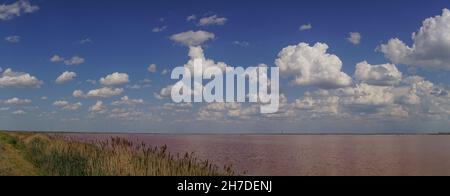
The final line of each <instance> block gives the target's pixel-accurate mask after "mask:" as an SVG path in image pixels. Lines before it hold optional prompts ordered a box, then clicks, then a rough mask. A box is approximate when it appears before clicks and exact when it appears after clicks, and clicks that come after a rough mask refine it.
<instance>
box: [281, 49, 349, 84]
mask: <svg viewBox="0 0 450 196" xmlns="http://www.w3.org/2000/svg"><path fill="white" fill-rule="evenodd" d="M327 50H328V45H327V44H323V43H316V44H315V45H314V46H310V45H309V44H307V43H300V44H298V45H293V46H288V47H286V48H284V49H283V50H282V51H281V52H280V53H279V54H278V59H277V60H276V61H275V64H276V65H277V66H278V67H279V68H280V72H281V74H285V75H293V76H294V77H295V79H294V80H293V83H294V84H296V85H303V86H305V85H312V86H317V87H320V88H338V87H344V86H349V85H350V84H352V78H351V77H350V76H348V75H347V74H345V73H344V72H342V71H341V69H342V61H341V60H340V59H339V57H337V56H336V55H333V54H328V53H327Z"/></svg>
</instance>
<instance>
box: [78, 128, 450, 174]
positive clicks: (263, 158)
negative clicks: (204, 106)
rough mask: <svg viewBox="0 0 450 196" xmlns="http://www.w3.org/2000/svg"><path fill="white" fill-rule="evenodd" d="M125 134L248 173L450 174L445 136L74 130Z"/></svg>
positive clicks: (448, 140)
mask: <svg viewBox="0 0 450 196" xmlns="http://www.w3.org/2000/svg"><path fill="white" fill-rule="evenodd" d="M72 136H75V137H77V138H81V139H86V140H102V139H106V138H110V137H113V136H114V137H115V136H119V137H124V138H128V139H130V140H134V141H143V142H145V143H147V144H149V145H152V146H162V145H167V146H168V150H169V151H170V152H172V153H186V152H195V154H196V155H197V156H198V157H199V158H201V159H208V160H210V161H212V162H214V163H215V164H217V165H219V166H223V165H233V166H234V168H235V169H237V170H238V171H240V172H243V171H246V172H247V174H248V175H257V176H260V175H276V176H277V175H450V136H444V135H410V136H407V135H400V136H394V135H380V136H376V135H370V136H369V135H348V136H347V135H339V136H336V135H279V136H277V135H151V134H130V135H111V134H109V135H98V134H87V135H85V134H78V135H72Z"/></svg>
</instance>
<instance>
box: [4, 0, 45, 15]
mask: <svg viewBox="0 0 450 196" xmlns="http://www.w3.org/2000/svg"><path fill="white" fill-rule="evenodd" d="M38 10H39V7H38V6H36V5H31V3H30V2H29V1H28V0H19V1H16V2H15V3H12V4H7V5H6V4H2V5H0V20H10V19H13V18H14V17H18V16H21V15H22V14H29V13H33V12H36V11H38Z"/></svg>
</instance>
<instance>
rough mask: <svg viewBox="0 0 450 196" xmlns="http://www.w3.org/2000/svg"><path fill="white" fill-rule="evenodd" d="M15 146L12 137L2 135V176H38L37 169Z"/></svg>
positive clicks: (0, 155) (0, 156) (0, 169)
mask: <svg viewBox="0 0 450 196" xmlns="http://www.w3.org/2000/svg"><path fill="white" fill-rule="evenodd" d="M15 146H16V145H14V141H13V140H12V137H11V136H9V135H8V134H6V133H0V176H30V175H31V176H33V175H38V171H37V169H35V168H34V167H33V165H32V164H31V163H30V162H28V161H27V160H26V159H25V158H24V156H23V153H22V152H21V151H20V150H19V149H17V148H16V147H15Z"/></svg>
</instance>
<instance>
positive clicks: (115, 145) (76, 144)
mask: <svg viewBox="0 0 450 196" xmlns="http://www.w3.org/2000/svg"><path fill="white" fill-rule="evenodd" d="M0 145H8V146H10V147H11V148H12V149H14V150H15V151H16V152H17V153H18V154H20V156H21V157H22V160H26V161H28V163H29V164H30V165H32V166H33V167H34V168H36V169H35V171H34V172H31V174H41V175H50V176H229V175H235V174H236V173H235V172H234V171H233V170H232V168H231V167H228V166H226V167H223V168H219V167H218V166H216V165H214V164H211V163H210V162H209V161H202V160H199V159H197V158H196V157H195V156H194V155H193V154H188V153H187V154H184V155H173V154H170V153H169V152H168V151H167V147H166V146H162V147H160V148H157V147H149V146H147V145H146V144H144V143H140V144H137V143H133V142H131V141H128V140H125V139H122V138H111V139H109V140H107V141H99V142H90V143H84V142H80V141H74V140H68V139H67V138H65V137H64V136H48V135H42V134H4V133H3V134H2V133H0ZM0 147H1V146H0ZM1 171H2V170H0V175H5V174H6V175H7V174H8V173H6V172H4V173H3V174H2V173H1ZM4 171H7V170H4ZM9 173H11V172H9ZM24 175H27V174H24Z"/></svg>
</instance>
